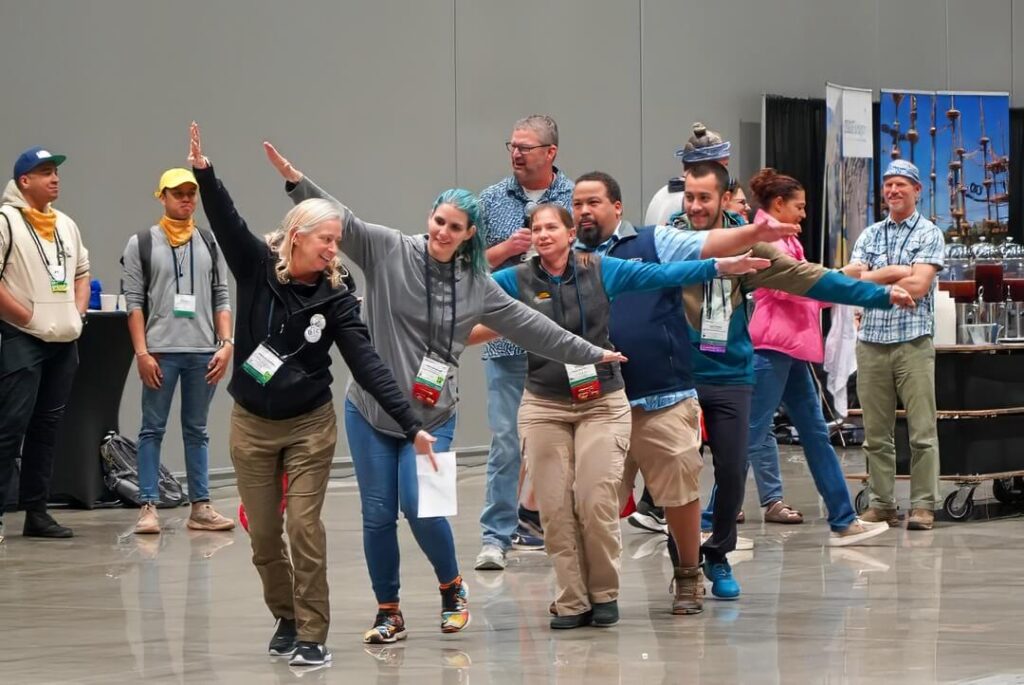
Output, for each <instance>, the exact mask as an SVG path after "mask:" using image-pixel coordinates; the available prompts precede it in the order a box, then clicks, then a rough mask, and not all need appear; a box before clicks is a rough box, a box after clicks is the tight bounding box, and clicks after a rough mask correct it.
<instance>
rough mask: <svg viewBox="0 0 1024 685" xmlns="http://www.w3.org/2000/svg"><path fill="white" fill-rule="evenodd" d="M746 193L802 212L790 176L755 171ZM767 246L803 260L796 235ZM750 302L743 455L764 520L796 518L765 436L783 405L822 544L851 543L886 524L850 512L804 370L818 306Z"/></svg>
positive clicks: (799, 300)
mask: <svg viewBox="0 0 1024 685" xmlns="http://www.w3.org/2000/svg"><path fill="white" fill-rule="evenodd" d="M750 191H751V193H752V194H753V195H754V197H755V198H756V199H757V203H758V205H759V206H760V207H761V210H760V211H761V212H766V213H768V214H769V215H770V216H771V217H773V218H774V219H775V220H776V221H779V222H784V223H794V224H795V223H800V221H802V220H803V219H804V217H805V216H806V214H805V212H804V206H805V204H806V201H805V198H804V189H803V187H802V186H801V185H800V182H799V181H797V180H796V179H794V178H792V177H791V176H786V175H783V174H779V173H777V172H776V171H775V170H774V169H762V170H761V171H760V172H758V173H757V175H756V176H754V178H752V179H751V180H750ZM773 245H774V246H775V247H777V248H778V249H779V250H781V251H782V252H784V253H785V254H788V255H790V256H791V257H793V258H795V259H799V260H804V251H803V248H802V247H801V245H800V241H799V240H797V239H796V238H784V239H782V240H779V241H776V242H775V243H773ZM754 301H755V307H754V315H753V317H752V318H751V321H750V337H751V339H752V340H753V343H754V375H755V381H754V383H755V384H754V394H753V397H752V399H751V406H750V438H749V443H748V445H749V446H748V458H749V461H750V464H751V465H752V466H753V467H754V479H755V481H756V482H757V490H758V494H759V495H760V499H761V506H763V507H765V509H766V516H765V519H766V520H768V518H769V514H774V515H775V516H774V517H773V520H776V521H779V520H780V518H781V517H782V516H784V515H787V514H788V515H790V516H791V517H792V521H791V522H793V523H799V522H800V521H801V520H802V517H800V518H799V519H798V518H797V517H798V516H799V512H797V511H795V510H793V509H791V508H790V507H788V506H787V505H786V504H785V503H784V502H783V500H782V478H781V475H780V473H779V448H778V445H777V444H776V442H775V436H774V435H773V434H772V422H773V418H774V416H775V410H776V409H777V408H778V407H779V405H780V404H782V405H783V407H784V408H785V410H786V414H787V415H788V416H789V418H790V420H791V421H792V422H793V425H794V427H796V430H797V433H798V434H799V435H800V444H801V445H802V446H803V448H804V456H805V457H806V459H807V467H808V469H809V470H810V472H811V477H812V478H813V479H814V485H815V486H816V487H817V488H818V492H819V493H821V497H822V499H824V500H825V506H826V507H827V508H828V523H829V527H830V528H831V529H832V534H831V535H830V536H829V544H830V545H833V546H843V545H852V544H857V543H858V542H862V541H863V540H866V539H868V538H871V537H874V536H875V535H879V534H881V533H884V532H885V531H886V530H887V528H888V525H887V524H885V522H884V521H883V522H882V525H878V524H875V523H868V522H865V521H861V520H860V519H858V518H857V515H856V513H855V511H854V508H853V503H852V502H851V501H850V491H849V490H848V489H847V487H846V480H845V479H844V478H843V470H842V467H841V466H840V464H839V457H838V456H837V455H836V452H835V450H834V449H832V443H831V442H830V441H829V435H828V427H827V426H826V424H825V417H824V416H823V415H822V411H821V400H820V398H819V396H818V390H817V386H816V385H815V383H814V379H813V377H812V375H811V368H810V364H809V363H811V362H813V363H821V361H822V358H823V356H824V347H823V344H822V339H821V322H820V313H821V307H822V306H823V305H822V304H821V303H820V302H817V301H815V300H810V299H807V298H804V297H799V296H796V295H790V294H788V293H784V292H780V291H778V290H769V289H766V288H759V289H758V290H756V291H754ZM792 514H796V516H792ZM783 522H785V521H783Z"/></svg>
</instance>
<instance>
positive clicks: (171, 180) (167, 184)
mask: <svg viewBox="0 0 1024 685" xmlns="http://www.w3.org/2000/svg"><path fill="white" fill-rule="evenodd" d="M183 183H191V184H192V185H194V186H198V185H199V183H198V182H196V177H195V176H193V175H192V172H191V171H189V170H188V169H168V170H167V171H165V172H164V173H163V175H162V176H161V177H160V183H158V184H157V186H156V192H155V193H153V197H156V198H159V197H160V195H161V194H162V193H163V192H164V190H165V189H167V188H177V187H178V186H180V185H181V184H183Z"/></svg>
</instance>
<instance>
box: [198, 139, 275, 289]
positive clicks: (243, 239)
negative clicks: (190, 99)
mask: <svg viewBox="0 0 1024 685" xmlns="http://www.w3.org/2000/svg"><path fill="white" fill-rule="evenodd" d="M188 160H189V162H190V163H191V164H192V171H193V173H194V174H195V176H196V181H198V182H199V195H200V196H201V197H202V199H203V211H204V212H205V213H206V220H207V221H209V222H210V229H211V230H212V231H213V233H214V235H215V236H216V237H217V244H218V246H219V247H220V249H221V252H223V253H224V259H225V260H226V261H227V263H228V267H230V269H231V272H232V273H233V274H235V277H236V278H243V277H246V276H250V275H252V274H253V273H254V272H255V270H256V269H258V268H259V262H260V260H261V259H262V258H263V257H264V256H265V255H266V252H267V249H268V248H267V246H266V243H265V242H263V240H261V239H260V238H257V237H256V236H254V235H253V234H252V233H251V232H250V231H249V227H248V226H247V225H246V223H245V219H243V218H242V217H241V216H239V214H238V211H237V210H236V209H235V203H234V201H233V200H232V199H231V195H230V194H228V191H227V188H225V187H224V184H223V183H221V182H220V179H218V178H217V175H216V174H215V173H214V171H213V166H212V165H211V164H210V160H209V159H207V158H206V157H205V156H204V155H203V150H202V143H201V141H200V138H199V125H198V124H196V122H194V121H193V122H192V126H191V136H190V145H189V154H188Z"/></svg>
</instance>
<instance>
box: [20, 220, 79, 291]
mask: <svg viewBox="0 0 1024 685" xmlns="http://www.w3.org/2000/svg"><path fill="white" fill-rule="evenodd" d="M21 218H22V219H23V220H24V221H25V223H26V224H27V225H28V228H29V230H28V232H29V233H31V234H32V242H34V243H35V244H36V249H37V250H38V251H39V257H40V258H41V259H42V260H43V266H45V267H46V271H47V272H48V273H49V274H50V278H51V279H52V278H53V272H51V271H50V258H49V257H47V256H46V250H44V249H43V242H42V241H41V240H40V239H39V235H38V234H37V233H36V227H35V226H33V225H32V222H31V221H29V220H28V218H27V217H26V216H25V215H24V214H23V215H22V217H21ZM53 242H54V244H55V245H56V247H57V266H66V262H65V261H64V242H63V241H62V240H61V239H60V231H58V230H57V225H56V224H54V226H53ZM67 281H68V273H67V270H66V269H65V271H64V280H63V281H61V283H67Z"/></svg>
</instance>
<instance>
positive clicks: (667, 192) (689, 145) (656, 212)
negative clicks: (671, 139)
mask: <svg viewBox="0 0 1024 685" xmlns="http://www.w3.org/2000/svg"><path fill="white" fill-rule="evenodd" d="M731 148H732V143H730V142H729V141H727V140H722V136H721V135H719V134H718V133H716V132H715V131H712V130H711V129H709V128H708V127H707V126H705V125H704V124H702V123H701V122H699V121H695V122H694V123H693V133H692V134H691V135H690V138H689V140H687V141H686V145H685V146H683V147H682V148H681V149H679V150H676V157H678V158H679V160H680V161H681V162H682V163H683V171H684V172H685V171H686V168H687V167H688V166H690V165H692V164H696V163H698V162H719V163H720V164H721V165H722V166H725V167H728V166H729V154H730V151H731ZM685 219H686V213H685V212H683V177H682V176H678V177H676V178H670V179H669V181H668V183H667V184H665V185H664V186H662V188H661V190H659V191H658V192H656V193H655V194H654V197H653V198H651V203H650V204H649V205H647V213H646V214H645V215H644V225H646V226H665V225H671V224H672V222H673V221H679V220H682V221H685ZM742 223H746V221H743V222H742ZM682 228H686V226H685V225H684V226H682Z"/></svg>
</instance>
